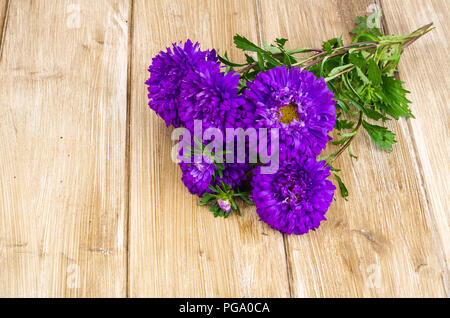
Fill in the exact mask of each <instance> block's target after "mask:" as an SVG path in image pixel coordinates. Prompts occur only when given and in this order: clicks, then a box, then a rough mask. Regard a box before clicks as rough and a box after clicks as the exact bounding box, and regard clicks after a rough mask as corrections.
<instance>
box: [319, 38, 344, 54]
mask: <svg viewBox="0 0 450 318" xmlns="http://www.w3.org/2000/svg"><path fill="white" fill-rule="evenodd" d="M341 46H343V42H342V38H333V39H330V40H328V41H326V42H323V44H322V49H323V50H324V51H327V52H328V53H331V51H332V50H333V49H335V48H338V47H341Z"/></svg>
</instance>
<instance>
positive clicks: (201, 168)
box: [179, 157, 216, 197]
mask: <svg viewBox="0 0 450 318" xmlns="http://www.w3.org/2000/svg"><path fill="white" fill-rule="evenodd" d="M193 161H194V160H193ZM195 161H198V162H191V163H185V162H183V161H181V162H180V164H179V165H180V168H181V171H182V173H183V176H182V177H181V180H182V181H183V182H184V185H185V186H186V187H187V188H188V190H189V192H190V193H192V194H197V195H198V196H200V197H201V196H202V195H203V193H205V191H208V192H209V188H208V186H209V185H210V184H211V183H212V181H213V177H214V171H215V169H216V166H215V165H214V163H213V162H211V161H210V160H208V159H206V157H203V158H200V160H199V158H197V160H195Z"/></svg>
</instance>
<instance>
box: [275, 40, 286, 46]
mask: <svg viewBox="0 0 450 318" xmlns="http://www.w3.org/2000/svg"><path fill="white" fill-rule="evenodd" d="M287 41H288V40H287V39H284V38H281V39H275V43H276V44H278V47H280V48H282V47H284V45H285V44H286V42H287Z"/></svg>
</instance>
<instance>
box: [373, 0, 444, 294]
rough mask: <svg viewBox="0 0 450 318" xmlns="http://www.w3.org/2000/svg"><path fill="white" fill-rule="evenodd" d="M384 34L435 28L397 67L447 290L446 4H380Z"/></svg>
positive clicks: (417, 0)
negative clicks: (411, 116) (412, 116)
mask: <svg viewBox="0 0 450 318" xmlns="http://www.w3.org/2000/svg"><path fill="white" fill-rule="evenodd" d="M382 4H383V9H384V14H385V16H386V22H387V31H388V32H389V33H399V32H400V33H404V32H408V30H413V29H414V28H416V27H417V26H418V25H425V24H427V23H430V22H434V25H435V26H436V29H435V30H434V31H433V32H431V33H430V34H428V35H427V36H426V37H425V38H424V39H423V40H420V41H417V42H416V43H414V45H413V46H411V48H408V50H407V53H406V54H405V55H404V57H403V59H402V62H401V63H400V65H399V69H400V76H401V79H402V80H404V81H405V82H406V87H407V89H408V90H410V91H411V95H410V99H411V100H412V101H413V104H412V106H411V108H412V110H413V113H414V114H415V115H416V119H413V120H408V126H409V127H408V128H409V131H410V133H411V135H412V143H413V145H414V146H415V147H416V153H417V157H418V161H419V165H418V173H419V174H420V175H421V177H422V182H423V183H424V186H425V190H426V191H425V194H426V200H427V201H428V207H429V216H428V217H429V218H430V223H431V224H432V227H433V228H434V229H435V230H436V238H435V239H436V245H437V246H438V247H439V248H440V249H442V266H443V270H444V271H445V272H446V273H445V274H446V283H447V293H448V292H449V290H450V278H449V274H448V266H449V264H450V244H449V242H450V230H449V229H450V216H449V211H450V201H449V198H448V195H449V193H450V185H449V180H450V163H449V162H448V154H449V153H450V145H449V142H448V141H449V140H450V132H449V127H450V109H449V107H448V101H449V100H450V82H449V80H448V74H449V73H450V65H449V62H448V56H447V49H448V47H449V44H450V41H449V37H448V32H450V22H449V21H450V3H449V1H446V0H440V1H439V0H433V1H426V0H414V1H408V5H405V2H404V1H397V0H394V1H383V2H382Z"/></svg>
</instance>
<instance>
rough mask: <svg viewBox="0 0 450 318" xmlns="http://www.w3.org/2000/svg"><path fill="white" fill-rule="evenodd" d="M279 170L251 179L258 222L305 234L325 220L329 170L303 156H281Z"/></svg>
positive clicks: (329, 193)
mask: <svg viewBox="0 0 450 318" xmlns="http://www.w3.org/2000/svg"><path fill="white" fill-rule="evenodd" d="M283 157H284V158H285V159H284V160H282V161H281V163H280V167H279V170H278V171H277V172H276V173H274V174H261V170H260V169H261V168H258V169H256V171H255V176H254V177H253V179H252V182H251V184H252V187H253V191H252V199H253V201H254V203H255V205H256V212H257V213H258V214H259V216H260V217H261V220H262V221H264V222H266V223H267V224H269V225H270V226H271V227H272V228H274V229H276V230H278V231H281V232H282V233H287V234H292V233H294V234H297V235H299V234H305V233H307V232H308V231H309V230H315V229H316V228H318V227H319V225H320V222H321V221H322V220H326V218H325V213H326V212H327V210H328V207H329V206H330V204H331V202H332V200H333V194H334V190H335V186H334V185H333V184H332V183H331V181H329V180H327V177H328V176H329V175H330V168H329V167H324V165H325V162H323V161H321V162H317V161H316V159H314V158H310V157H308V156H306V155H304V154H295V153H292V152H291V153H290V154H289V155H286V156H283Z"/></svg>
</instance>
